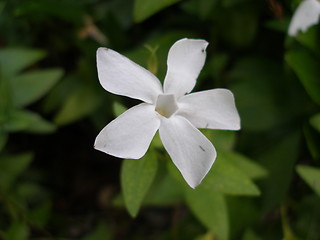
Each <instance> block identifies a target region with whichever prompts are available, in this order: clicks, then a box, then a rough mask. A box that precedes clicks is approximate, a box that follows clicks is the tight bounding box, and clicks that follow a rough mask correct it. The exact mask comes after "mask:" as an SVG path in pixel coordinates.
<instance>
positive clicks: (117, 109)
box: [112, 102, 127, 117]
mask: <svg viewBox="0 0 320 240" xmlns="http://www.w3.org/2000/svg"><path fill="white" fill-rule="evenodd" d="M112 108H113V112H114V115H115V116H116V117H118V116H120V115H121V114H122V113H124V112H125V111H127V108H126V107H125V106H123V105H122V104H121V103H119V102H114V103H113V105H112Z"/></svg>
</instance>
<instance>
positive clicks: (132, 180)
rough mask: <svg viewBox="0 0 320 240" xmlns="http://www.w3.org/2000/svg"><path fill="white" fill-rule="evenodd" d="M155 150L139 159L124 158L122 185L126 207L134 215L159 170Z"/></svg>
mask: <svg viewBox="0 0 320 240" xmlns="http://www.w3.org/2000/svg"><path fill="white" fill-rule="evenodd" d="M157 165H158V162H157V158H156V154H155V152H154V151H148V152H147V153H146V154H145V155H144V156H143V157H142V158H141V159H139V160H132V159H129V160H124V161H123V164H122V168H121V187H122V192H123V196H124V200H125V204H126V207H127V209H128V211H129V213H130V215H131V216H132V217H135V216H136V215H137V214H138V211H139V209H140V206H141V204H142V201H143V199H144V197H145V195H146V193H147V191H148V190H149V188H150V186H151V184H152V182H153V180H154V177H155V175H156V172H157Z"/></svg>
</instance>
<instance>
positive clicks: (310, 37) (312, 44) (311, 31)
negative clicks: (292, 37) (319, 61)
mask: <svg viewBox="0 0 320 240" xmlns="http://www.w3.org/2000/svg"><path fill="white" fill-rule="evenodd" d="M317 30H318V29H317V27H316V26H311V27H309V28H308V30H307V31H305V32H304V33H302V34H298V35H297V36H296V39H297V40H298V41H299V42H300V43H301V44H303V45H304V46H306V47H308V48H309V49H310V50H311V51H313V52H315V53H316V54H318V56H320V47H319V44H318V42H319V40H318V31H317Z"/></svg>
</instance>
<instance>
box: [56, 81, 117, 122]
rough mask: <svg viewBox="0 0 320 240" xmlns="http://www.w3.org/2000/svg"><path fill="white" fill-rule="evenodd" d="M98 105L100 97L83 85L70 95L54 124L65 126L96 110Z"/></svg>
mask: <svg viewBox="0 0 320 240" xmlns="http://www.w3.org/2000/svg"><path fill="white" fill-rule="evenodd" d="M100 103H101V96H100V95H99V94H96V92H95V91H94V89H92V88H90V87H87V86H84V85H83V86H81V87H79V88H78V89H76V90H74V91H73V92H72V93H71V95H70V96H69V98H68V99H67V100H66V102H65V104H64V105H63V106H62V108H61V109H60V111H59V112H58V113H57V115H56V116H55V118H54V122H55V123H56V124H57V125H66V124H69V123H72V122H73V121H77V120H79V119H81V118H83V117H85V116H87V115H89V114H90V113H92V112H93V111H94V110H96V109H97V107H99V105H100ZM106 107H107V106H106ZM110 107H111V106H110Z"/></svg>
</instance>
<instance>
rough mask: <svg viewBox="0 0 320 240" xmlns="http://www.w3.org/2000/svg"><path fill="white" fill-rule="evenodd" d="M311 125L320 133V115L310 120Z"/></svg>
mask: <svg viewBox="0 0 320 240" xmlns="http://www.w3.org/2000/svg"><path fill="white" fill-rule="evenodd" d="M310 124H311V125H312V126H313V127H314V128H315V129H317V130H318V132H320V113H318V114H316V115H314V116H312V117H311V118H310Z"/></svg>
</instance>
